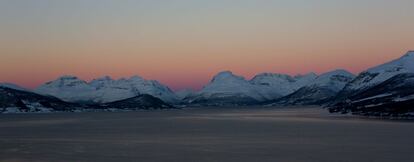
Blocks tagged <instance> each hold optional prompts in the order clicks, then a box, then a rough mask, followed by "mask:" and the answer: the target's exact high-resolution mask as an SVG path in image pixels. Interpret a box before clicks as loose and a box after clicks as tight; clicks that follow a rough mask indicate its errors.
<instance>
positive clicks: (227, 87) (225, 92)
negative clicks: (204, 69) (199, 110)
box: [184, 71, 266, 106]
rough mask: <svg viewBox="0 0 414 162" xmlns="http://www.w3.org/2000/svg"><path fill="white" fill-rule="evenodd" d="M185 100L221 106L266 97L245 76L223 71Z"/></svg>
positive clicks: (253, 101) (242, 103)
mask: <svg viewBox="0 0 414 162" xmlns="http://www.w3.org/2000/svg"><path fill="white" fill-rule="evenodd" d="M184 100H185V101H186V102H187V103H189V104H201V105H208V106H221V105H249V104H256V103H258V102H260V101H264V100H266V98H265V97H264V96H262V95H261V94H260V93H259V90H258V89H256V88H255V86H253V85H252V84H250V82H249V81H247V80H246V79H244V78H243V77H241V76H236V75H234V74H233V73H232V72H230V71H223V72H220V73H218V74H217V75H216V76H214V77H213V79H212V80H211V81H210V83H209V84H208V85H206V86H205V87H204V88H203V89H202V90H201V91H199V92H197V93H195V94H194V95H193V96H191V97H187V98H185V99H184Z"/></svg>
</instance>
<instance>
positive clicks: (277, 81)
mask: <svg viewBox="0 0 414 162" xmlns="http://www.w3.org/2000/svg"><path fill="white" fill-rule="evenodd" d="M317 77H318V76H317V75H316V74H315V73H309V74H306V75H299V76H295V77H292V76H290V75H286V74H272V73H262V74H259V75H256V76H255V77H253V79H252V80H250V81H249V82H250V83H251V84H253V85H254V88H256V89H258V91H259V92H260V94H261V95H262V96H264V97H265V98H266V100H274V99H277V98H280V97H283V96H286V95H288V94H291V93H293V92H295V91H297V90H298V89H299V88H302V87H304V86H305V85H308V84H309V83H311V82H312V81H314V80H315V79H316V78H317Z"/></svg>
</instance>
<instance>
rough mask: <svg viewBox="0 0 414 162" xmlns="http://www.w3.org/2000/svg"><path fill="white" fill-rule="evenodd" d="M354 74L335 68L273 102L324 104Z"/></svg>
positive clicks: (283, 103) (284, 103)
mask: <svg viewBox="0 0 414 162" xmlns="http://www.w3.org/2000/svg"><path fill="white" fill-rule="evenodd" d="M354 77H355V76H354V75H353V74H351V73H349V72H347V71H345V70H335V71H331V72H327V73H324V74H322V75H320V76H318V77H317V78H316V79H315V80H314V81H312V82H311V83H309V84H308V85H306V86H304V87H302V88H300V89H299V90H297V91H295V92H294V93H292V94H290V95H287V96H285V97H282V98H280V99H278V100H276V102H275V103H274V104H282V105H314V104H317V105H318V104H324V103H326V102H328V101H329V100H330V99H332V98H333V97H335V96H336V95H337V94H338V92H339V91H341V90H342V89H343V87H345V85H346V84H347V83H348V82H349V81H351V80H352V79H353V78H354Z"/></svg>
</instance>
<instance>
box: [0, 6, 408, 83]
mask: <svg viewBox="0 0 414 162" xmlns="http://www.w3.org/2000/svg"><path fill="white" fill-rule="evenodd" d="M413 49H414V0H254V1H252V0H35V1H34V0H0V82H12V83H16V84H18V85H21V86H24V87H28V88H34V87H36V86H38V85H39V84H42V83H44V82H46V81H50V80H54V79H56V78H57V77H59V76H61V75H76V76H78V77H79V78H81V79H84V80H91V79H93V78H98V77H101V76H104V75H109V76H111V77H113V78H115V79H117V78H121V77H129V76H132V75H140V76H142V77H144V78H146V79H153V80H158V81H160V82H161V83H164V84H166V85H168V86H169V87H171V88H172V89H174V90H179V89H184V88H193V89H200V88H201V87H202V86H203V85H205V84H207V83H208V82H209V81H210V79H211V77H213V76H214V75H215V74H216V73H218V72H220V71H224V70H230V71H233V72H234V73H235V74H238V75H242V76H244V77H246V78H247V79H249V78H251V77H252V76H254V75H255V74H258V73H262V72H273V73H286V74H291V75H296V74H304V73H308V72H316V73H318V74H320V73H323V72H327V71H330V70H334V69H346V70H349V71H351V72H353V73H359V72H361V71H363V70H365V69H366V68H368V67H371V66H374V65H377V64H381V63H384V62H387V61H389V60H392V59H395V58H398V57H400V56H402V55H403V54H405V53H406V52H407V51H408V50H413Z"/></svg>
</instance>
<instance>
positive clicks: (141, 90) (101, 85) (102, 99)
mask: <svg viewBox="0 0 414 162" xmlns="http://www.w3.org/2000/svg"><path fill="white" fill-rule="evenodd" d="M35 92H37V93H40V94H44V95H51V96H55V97H58V98H60V99H62V100H64V101H68V102H94V103H107V102H114V101H118V100H123V99H127V98H131V97H135V96H138V95H141V94H149V95H152V96H154V97H158V98H160V99H162V100H163V101H165V102H168V103H175V102H177V101H178V98H177V97H176V96H175V94H174V92H172V91H171V90H170V89H169V88H168V87H167V86H164V85H162V84H160V83H159V82H158V81H154V80H145V79H143V78H141V77H139V76H133V77H131V78H129V79H119V80H113V79H112V78H110V77H108V76H105V77H102V78H98V79H94V80H92V81H91V82H89V83H88V82H86V81H83V80H80V79H79V78H77V77H75V76H62V77H60V78H58V79H56V80H54V81H50V82H47V83H45V84H43V85H41V86H39V87H38V88H37V89H35Z"/></svg>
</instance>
